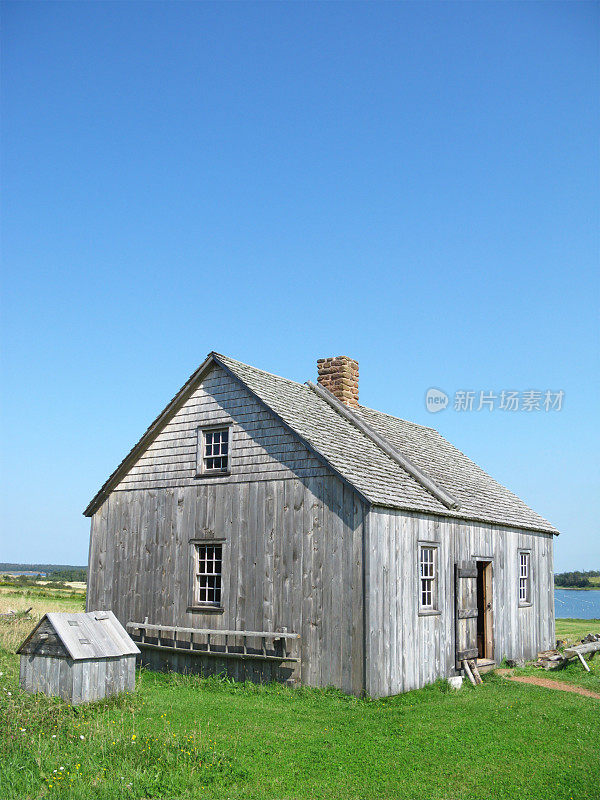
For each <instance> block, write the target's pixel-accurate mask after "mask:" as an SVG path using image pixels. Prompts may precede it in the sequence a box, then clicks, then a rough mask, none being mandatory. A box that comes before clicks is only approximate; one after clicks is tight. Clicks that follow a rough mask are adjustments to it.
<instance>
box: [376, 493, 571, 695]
mask: <svg viewBox="0 0 600 800" xmlns="http://www.w3.org/2000/svg"><path fill="white" fill-rule="evenodd" d="M366 529H367V531H368V533H367V545H366V548H367V559H366V563H367V576H366V586H367V602H366V606H367V626H368V637H367V638H368V645H367V654H366V661H367V692H368V693H369V694H370V695H371V696H373V697H380V696H385V695H389V694H397V693H399V692H404V691H408V690H409V689H416V688H419V687H421V686H424V685H425V684H427V683H431V682H432V681H434V680H436V678H438V677H446V676H450V675H453V674H456V673H455V661H454V644H455V631H454V586H453V574H454V564H455V562H458V561H470V560H473V559H476V560H477V559H481V560H490V561H492V570H493V601H492V602H493V639H494V658H495V660H496V662H498V663H499V662H500V661H501V660H502V658H504V657H505V656H506V657H507V658H515V659H516V658H533V657H534V656H535V655H536V653H537V651H538V650H544V649H547V648H550V647H552V646H553V645H554V640H555V634H554V594H553V589H554V581H553V563H552V552H553V551H552V548H553V537H552V535H550V534H543V533H536V532H531V531H518V530H516V529H512V528H506V527H501V526H496V525H489V524H485V523H477V522H462V521H460V520H454V519H450V518H437V517H432V516H425V515H419V514H412V513H410V512H401V511H393V510H390V509H383V508H372V509H371V511H370V513H369V515H368V519H367V525H366ZM419 542H432V543H436V544H438V545H439V559H438V567H439V568H438V598H439V603H438V605H439V610H440V614H437V615H427V616H419V612H418V601H419V582H418V581H419V576H418V560H417V559H418V543H419ZM520 548H524V549H528V550H530V552H531V570H532V578H531V591H532V603H531V605H530V606H526V607H519V549H520Z"/></svg>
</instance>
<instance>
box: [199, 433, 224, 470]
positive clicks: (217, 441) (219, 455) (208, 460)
mask: <svg viewBox="0 0 600 800" xmlns="http://www.w3.org/2000/svg"><path fill="white" fill-rule="evenodd" d="M230 439H231V436H230V431H229V425H224V426H222V427H210V428H198V470H197V473H198V475H223V474H225V473H228V472H229V467H230V460H229V459H230V455H229V454H230V444H231V441H230Z"/></svg>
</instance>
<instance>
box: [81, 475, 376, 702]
mask: <svg viewBox="0 0 600 800" xmlns="http://www.w3.org/2000/svg"><path fill="white" fill-rule="evenodd" d="M363 516H364V509H363V505H362V503H361V502H360V500H359V499H358V497H357V496H356V494H355V493H354V492H353V491H352V490H351V489H349V488H347V487H346V486H345V485H344V484H343V483H342V482H341V481H340V480H339V479H338V478H337V477H335V476H333V475H330V476H328V477H319V476H316V477H311V478H303V479H300V478H295V479H287V480H275V481H254V482H249V483H218V482H217V483H212V484H208V485H206V484H204V485H199V486H189V487H179V488H166V489H148V490H145V491H117V492H113V493H112V494H111V495H110V497H109V498H108V499H107V500H106V502H105V503H104V504H103V505H102V506H101V507H100V509H99V510H98V511H97V512H96V514H95V515H94V517H93V520H92V546H91V552H90V578H89V587H88V601H87V607H88V609H90V610H91V609H96V608H109V609H111V610H112V611H114V613H115V614H116V616H117V617H118V619H119V620H120V622H121V623H122V624H126V623H127V622H129V621H143V620H144V618H145V617H146V616H147V617H148V618H149V621H150V622H153V623H155V624H164V625H178V626H181V627H196V628H212V629H226V630H227V629H229V630H255V631H260V630H271V631H274V630H277V628H279V627H282V626H284V627H287V628H288V630H289V631H290V632H295V633H300V634H301V636H302V649H301V653H302V661H301V667H300V677H301V680H302V683H305V684H308V685H310V686H328V685H333V686H338V687H340V688H341V689H343V690H344V691H347V692H353V693H356V694H360V692H361V691H362V688H363V672H362V665H363V610H362V522H363ZM213 538H223V539H224V540H225V541H224V544H223V583H224V591H223V600H222V602H223V606H224V610H223V612H222V613H216V612H212V611H210V612H202V613H199V612H194V611H188V608H189V607H190V606H191V603H192V597H193V587H192V582H193V572H192V570H191V568H190V566H191V564H192V552H193V551H192V547H193V545H191V544H190V543H189V540H190V539H206V540H210V539H213Z"/></svg>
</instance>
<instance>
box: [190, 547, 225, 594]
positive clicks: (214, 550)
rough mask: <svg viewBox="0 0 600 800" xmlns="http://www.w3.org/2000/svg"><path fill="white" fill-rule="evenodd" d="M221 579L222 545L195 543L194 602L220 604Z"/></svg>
mask: <svg viewBox="0 0 600 800" xmlns="http://www.w3.org/2000/svg"><path fill="white" fill-rule="evenodd" d="M222 580H223V545H222V544H216V543H213V544H197V545H196V602H197V603H199V604H200V605H209V606H220V605H221V595H222Z"/></svg>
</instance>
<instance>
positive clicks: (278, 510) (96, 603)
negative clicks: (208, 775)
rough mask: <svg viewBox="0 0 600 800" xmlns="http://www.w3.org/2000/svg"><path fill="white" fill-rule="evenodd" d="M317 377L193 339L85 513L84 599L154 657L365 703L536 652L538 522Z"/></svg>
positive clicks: (548, 542) (332, 381)
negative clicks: (257, 363) (199, 347)
mask: <svg viewBox="0 0 600 800" xmlns="http://www.w3.org/2000/svg"><path fill="white" fill-rule="evenodd" d="M318 373H319V375H318V382H317V383H316V384H313V383H311V382H308V383H306V384H300V383H296V382H294V381H290V380H287V379H285V378H281V377H277V376H275V375H272V374H270V373H268V372H264V371H262V370H259V369H256V368H254V367H251V366H248V365H246V364H242V363H240V362H238V361H234V360H233V359H231V358H228V357H226V356H223V355H219V354H217V353H210V355H209V356H208V357H207V358H206V360H205V361H204V363H203V364H202V365H201V366H200V367H199V369H198V370H197V371H196V372H195V373H194V374H193V375H192V376H191V377H190V379H189V380H188V381H187V383H186V384H185V385H184V386H183V388H182V389H181V390H180V391H179V392H178V393H177V395H176V396H175V397H174V398H173V400H171V402H170V403H169V404H168V405H167V407H166V408H165V409H164V411H163V412H162V413H161V414H160V415H159V416H158V417H157V419H156V420H155V421H154V422H153V423H152V424H151V426H150V427H149V428H148V430H147V431H146V433H145V434H144V435H143V436H142V438H141V439H140V440H139V442H138V443H137V444H136V445H135V446H134V448H133V449H132V450H131V452H130V453H129V455H128V456H127V457H126V458H125V459H124V460H123V462H122V463H121V464H120V465H119V466H118V467H117V469H116V470H115V472H114V473H113V474H112V475H111V476H110V478H109V479H108V480H107V481H106V483H105V484H104V486H103V487H102V488H101V489H100V491H99V492H98V494H97V495H96V496H95V497H94V499H93V500H92V501H91V503H90V504H89V506H88V507H87V509H86V510H85V514H86V515H87V516H89V517H91V542H90V556H89V585H88V606H89V607H90V608H98V607H105V608H111V609H112V610H113V611H114V612H115V614H116V616H117V617H118V618H119V619H120V620H121V622H122V623H123V624H124V625H129V629H130V630H131V631H132V632H133V633H134V634H135V637H136V640H138V643H139V644H140V647H141V648H142V651H143V657H144V659H145V660H146V661H147V662H148V663H150V664H154V665H155V666H170V667H172V668H174V669H191V670H203V671H206V672H210V671H218V672H221V671H226V672H228V673H229V674H230V675H233V676H235V677H238V678H251V679H253V680H261V679H263V680H264V679H270V678H275V679H279V680H284V679H287V680H292V681H300V682H302V683H304V684H308V685H310V686H328V685H333V686H337V687H339V688H341V689H342V690H344V691H346V692H351V693H354V694H357V695H359V694H363V693H364V694H367V695H370V696H373V697H378V696H383V695H390V694H395V693H398V692H402V691H405V690H408V689H414V688H417V687H420V686H423V685H424V684H427V683H429V682H431V681H434V680H435V679H437V678H439V677H447V676H454V675H457V674H460V673H461V671H462V669H463V667H464V663H463V662H464V661H466V660H469V659H479V664H480V666H482V665H485V664H488V665H489V664H492V663H493V662H498V661H500V660H501V659H502V658H503V657H505V656H506V657H508V658H512V659H522V658H530V657H533V656H535V654H536V653H537V651H538V650H544V649H547V648H549V647H551V646H552V645H553V644H554V601H553V566H552V550H553V537H554V535H555V534H556V533H557V531H556V530H555V528H553V527H552V525H550V524H549V523H548V522H547V521H546V520H545V519H543V518H542V517H540V516H539V515H538V514H536V513H535V512H534V511H532V510H531V509H530V508H528V507H527V505H526V504H525V503H524V502H522V501H521V500H520V499H519V498H518V497H516V496H515V495H514V494H512V493H511V492H510V491H508V489H506V488H504V487H503V486H501V485H500V484H499V483H497V482H496V481H495V480H493V478H491V477H490V476H489V475H487V474H486V473H485V472H484V471H483V470H482V469H481V468H480V467H478V466H477V465H476V464H474V463H473V462H472V461H471V460H469V459H468V458H467V457H466V456H465V455H463V453H461V452H459V451H458V450H457V449H456V448H455V447H453V446H452V445H451V444H450V443H449V442H447V441H446V440H445V439H444V438H443V437H442V436H440V434H439V433H437V432H436V431H435V430H433V429H432V428H428V427H424V426H422V425H416V424H413V423H411V422H406V421H405V420H402V419H397V418H396V417H392V416H389V415H388V414H384V413H381V412H379V411H374V410H372V409H369V408H366V407H364V406H361V405H359V403H358V364H357V363H356V362H355V361H353V360H352V359H349V358H346V357H338V358H333V359H321V360H320V361H319V362H318Z"/></svg>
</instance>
